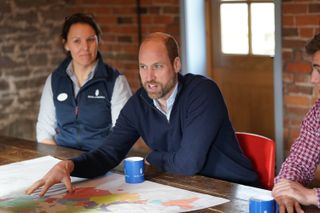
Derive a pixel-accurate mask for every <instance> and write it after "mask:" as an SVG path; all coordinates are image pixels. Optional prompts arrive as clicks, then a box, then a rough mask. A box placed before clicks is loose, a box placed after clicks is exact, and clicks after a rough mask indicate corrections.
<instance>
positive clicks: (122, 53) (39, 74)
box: [0, 0, 180, 140]
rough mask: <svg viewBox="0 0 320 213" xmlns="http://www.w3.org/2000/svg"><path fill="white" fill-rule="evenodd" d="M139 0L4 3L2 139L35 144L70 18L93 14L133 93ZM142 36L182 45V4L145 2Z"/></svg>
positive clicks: (107, 56) (0, 21)
mask: <svg viewBox="0 0 320 213" xmlns="http://www.w3.org/2000/svg"><path fill="white" fill-rule="evenodd" d="M137 2H138V1H136V0H34V1H27V0H10V1H9V0H4V1H0V33H1V42H0V134H4V135H12V136H15V137H21V138H26V139H32V140H34V139H35V123H36V117H37V113H38V109H39V99H40V95H41V91H42V87H43V84H44V82H45V79H46V77H47V76H48V74H49V73H50V72H51V71H52V70H53V69H54V68H55V67H56V66H57V65H58V64H59V62H60V61H61V60H62V58H64V54H63V53H62V49H61V43H60V38H59V35H60V31H61V27H62V23H63V21H64V17H66V16H68V15H70V14H72V13H74V12H86V13H90V14H93V15H94V17H95V18H96V20H97V22H98V23H99V25H100V26H101V28H102V31H103V36H102V42H101V46H100V50H101V52H102V55H103V57H104V60H105V61H106V62H107V63H109V64H110V65H112V66H114V67H116V68H117V69H119V70H120V71H121V72H122V73H124V74H125V75H126V77H127V78H128V80H129V84H130V85H131V87H132V90H133V91H135V90H136V89H137V88H138V87H139V85H140V83H139V78H138V69H137V67H138V66H137V65H138V64H137V62H138V60H137V53H138V46H139V25H138V15H137V11H138V10H137ZM139 11H140V14H141V16H140V20H141V28H140V29H141V30H140V32H141V36H142V37H143V36H144V35H146V34H147V33H150V32H155V31H163V32H167V33H170V34H173V35H174V36H175V37H176V38H177V39H178V41H180V33H179V31H180V30H179V29H180V27H179V0H140V9H139Z"/></svg>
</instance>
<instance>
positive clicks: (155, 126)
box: [72, 74, 259, 186]
mask: <svg viewBox="0 0 320 213" xmlns="http://www.w3.org/2000/svg"><path fill="white" fill-rule="evenodd" d="M139 136H141V137H142V138H143V140H144V141H145V143H146V144H147V145H148V146H149V147H150V149H151V150H152V151H151V153H149V155H148V156H147V161H148V162H149V163H150V164H151V165H153V166H155V167H156V168H158V169H159V170H161V171H165V172H171V173H175V174H181V175H195V174H200V175H204V176H209V177H215V178H219V179H224V180H228V181H233V182H237V183H242V184H247V185H253V186H257V185H259V181H258V176H257V173H256V172H255V171H254V169H253V167H252V164H251V162H250V160H249V159H248V158H246V156H245V155H244V154H243V153H242V151H241V149H240V146H239V144H238V142H237V139H236V137H235V133H234V130H233V128H232V125H231V123H230V120H229V117H228V111H227V108H226V105H225V103H224V100H223V97H222V95H221V92H220V90H219V88H218V87H217V85H216V84H215V83H214V82H213V81H212V80H210V79H208V78H205V77H203V76H199V75H194V74H187V75H185V76H182V75H179V85H178V94H177V96H176V99H175V102H174V105H173V108H172V112H171V115H170V119H169V121H168V120H167V118H166V116H165V115H164V114H163V113H161V112H160V111H159V110H158V109H157V108H156V107H155V106H154V104H153V101H152V99H150V98H149V97H148V95H147V93H146V91H145V90H144V89H143V88H141V89H139V90H138V91H137V92H136V94H135V95H133V96H132V97H131V98H130V99H129V101H128V102H127V104H126V105H125V106H124V108H123V109H122V111H121V112H120V115H119V118H118V120H117V123H116V125H115V127H114V129H113V131H112V132H111V133H110V134H109V136H108V138H107V139H106V141H105V142H104V143H103V144H102V145H101V146H100V147H99V148H98V149H96V150H93V151H91V152H88V153H84V154H82V155H80V156H79V157H77V158H74V159H72V160H73V161H74V164H75V168H74V171H73V172H72V175H74V176H81V177H95V176H99V175H103V174H105V173H106V172H107V171H109V170H110V169H112V168H114V167H115V166H116V165H118V164H119V163H120V162H121V161H122V160H123V159H124V158H125V156H126V154H127V153H128V152H129V150H130V148H131V147H132V146H133V144H134V143H135V142H136V140H137V139H138V138H139Z"/></svg>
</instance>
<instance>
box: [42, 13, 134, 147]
mask: <svg viewBox="0 0 320 213" xmlns="http://www.w3.org/2000/svg"><path fill="white" fill-rule="evenodd" d="M100 36H101V31H100V28H99V26H98V25H97V23H96V22H95V21H94V19H93V18H92V17H91V16H88V15H86V14H82V13H77V14H73V15H72V16H70V17H68V18H66V20H65V22H64V25H63V28H62V34H61V37H62V43H63V47H64V49H65V50H66V52H67V57H66V58H65V59H64V61H62V63H61V64H60V65H59V66H58V67H57V69H56V70H54V71H53V72H52V73H51V74H50V75H49V77H48V78H47V81H46V83H45V85H44V89H43V92H42V96H41V101H40V111H39V115H38V122H37V141H38V142H40V143H47V144H56V145H61V146H66V147H71V148H76V149H80V150H84V151H88V150H91V149H93V148H95V147H97V146H99V145H100V142H102V141H103V139H104V138H105V137H106V136H107V135H108V134H109V132H110V131H111V129H112V127H113V126H114V124H115V122H116V119H117V117H118V115H119V113H120V110H121V109H122V107H123V106H124V104H125V103H126V102H127V100H128V99H129V97H130V96H131V90H130V87H129V84H128V82H127V80H126V78H125V77H124V76H123V75H121V74H120V73H119V72H118V71H117V70H116V69H114V68H112V67H111V66H109V65H107V64H105V63H104V62H103V59H102V57H101V54H100V53H99V52H98V44H99V41H100Z"/></svg>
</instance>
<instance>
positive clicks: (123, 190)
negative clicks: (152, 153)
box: [0, 173, 229, 213]
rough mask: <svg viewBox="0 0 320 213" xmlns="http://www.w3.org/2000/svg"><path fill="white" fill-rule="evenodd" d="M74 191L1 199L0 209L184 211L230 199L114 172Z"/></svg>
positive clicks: (34, 210) (78, 186) (16, 210)
mask: <svg viewBox="0 0 320 213" xmlns="http://www.w3.org/2000/svg"><path fill="white" fill-rule="evenodd" d="M74 187H75V191H74V192H73V193H60V194H55V195H49V196H45V197H43V198H39V197H37V196H18V197H7V198H5V199H2V200H1V199H0V210H3V211H9V212H20V211H24V212H42V213H44V212H119V213H120V212H124V213H127V212H130V213H135V212H139V213H143V212H148V213H149V212H152V213H157V212H159V213H160V212H187V211H195V210H199V209H203V208H208V207H211V206H215V205H219V204H222V203H225V202H228V201H229V200H227V199H224V198H219V197H214V196H211V195H207V194H201V193H196V192H191V191H187V190H183V189H179V188H175V187H171V186H166V185H163V184H158V183H154V182H150V181H145V182H143V183H140V184H127V183H125V181H124V176H123V175H120V174H115V173H108V174H107V175H105V176H103V177H101V178H97V179H92V180H87V181H83V182H81V183H76V184H74Z"/></svg>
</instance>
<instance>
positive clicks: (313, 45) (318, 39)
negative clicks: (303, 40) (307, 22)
mask: <svg viewBox="0 0 320 213" xmlns="http://www.w3.org/2000/svg"><path fill="white" fill-rule="evenodd" d="M318 50H320V33H318V34H316V35H315V36H314V37H313V38H312V40H311V41H309V42H308V43H307V45H306V52H307V54H308V55H313V54H315V53H316V52H317V51H318Z"/></svg>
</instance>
